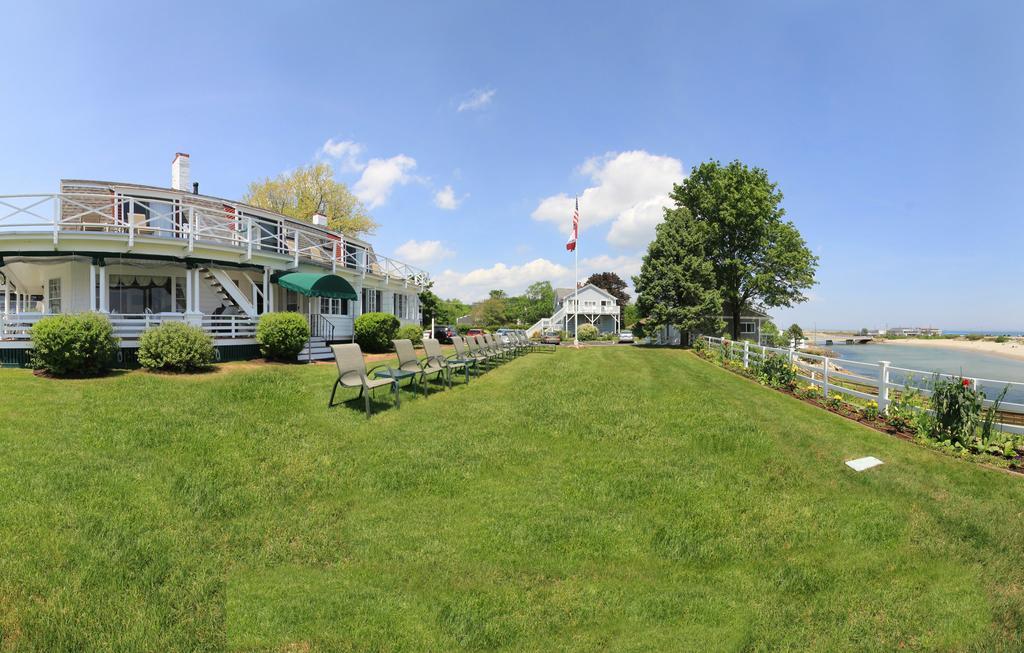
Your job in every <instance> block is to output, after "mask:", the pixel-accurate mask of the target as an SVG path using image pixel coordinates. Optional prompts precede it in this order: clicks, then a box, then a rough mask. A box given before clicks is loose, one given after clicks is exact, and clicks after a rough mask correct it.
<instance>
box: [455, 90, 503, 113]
mask: <svg viewBox="0 0 1024 653" xmlns="http://www.w3.org/2000/svg"><path fill="white" fill-rule="evenodd" d="M495 93H497V91H496V90H494V89H493V88H490V89H485V90H482V91H473V92H472V93H470V94H469V97H467V98H466V99H465V100H463V101H462V102H460V103H459V108H458V111H459V113H462V112H463V111H479V110H480V109H483V108H484V107H486V106H487V105H488V104H490V103H491V100H493V99H494V94H495Z"/></svg>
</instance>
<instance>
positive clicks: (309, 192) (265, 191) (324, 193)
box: [242, 163, 377, 236]
mask: <svg viewBox="0 0 1024 653" xmlns="http://www.w3.org/2000/svg"><path fill="white" fill-rule="evenodd" d="M242 201H244V202H246V203H247V204H251V205H253V206H258V207H260V208H263V209H268V210H270V211H276V212H277V213H281V214H283V215H287V216H288V217H290V218H295V219H296V220H304V221H306V222H311V221H312V219H313V216H314V215H315V214H317V213H319V214H321V215H325V216H327V226H328V227H330V228H331V229H334V230H335V231H340V232H342V233H344V234H347V235H349V236H360V235H363V234H368V233H373V230H374V229H376V228H377V223H376V222H374V221H373V218H371V217H370V216H369V214H368V213H367V212H366V207H364V206H363V203H362V202H360V201H359V199H358V198H357V197H356V196H355V195H353V194H352V193H351V192H349V190H348V187H347V186H345V184H343V183H341V182H340V181H335V179H334V171H333V170H332V169H331V166H330V165H328V164H327V163H317V164H315V165H310V166H300V167H299V168H296V169H295V170H293V171H291V172H287V173H284V174H281V175H278V176H277V177H275V178H273V179H270V178H266V179H262V180H260V181H254V182H252V183H251V184H249V190H248V191H246V193H245V195H244V196H243V197H242Z"/></svg>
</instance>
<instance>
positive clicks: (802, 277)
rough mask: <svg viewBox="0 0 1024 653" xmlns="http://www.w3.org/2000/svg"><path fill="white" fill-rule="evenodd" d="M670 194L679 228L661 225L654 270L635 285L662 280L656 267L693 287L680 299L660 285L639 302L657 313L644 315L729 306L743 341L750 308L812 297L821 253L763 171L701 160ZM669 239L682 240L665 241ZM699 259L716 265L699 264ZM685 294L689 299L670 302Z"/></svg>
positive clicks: (651, 262)
mask: <svg viewBox="0 0 1024 653" xmlns="http://www.w3.org/2000/svg"><path fill="white" fill-rule="evenodd" d="M671 197H672V199H673V200H674V201H675V207H674V208H672V209H667V210H666V222H668V221H669V219H670V218H672V219H673V226H671V227H669V228H668V229H665V230H659V232H658V237H657V238H656V239H655V241H654V242H653V243H651V247H650V248H649V249H648V254H647V256H646V257H645V258H644V262H645V266H647V267H648V268H649V270H648V274H646V275H645V274H644V271H641V275H640V277H637V278H638V279H643V281H644V286H643V288H642V287H641V285H640V284H639V283H637V284H636V288H637V292H638V293H640V294H641V300H643V297H642V295H643V293H644V292H645V289H654V288H658V287H660V286H661V285H663V282H661V281H658V280H656V279H654V278H653V276H652V274H653V272H654V270H658V271H659V272H661V273H663V274H666V275H669V276H674V277H676V278H677V280H678V281H680V282H685V283H687V284H689V285H688V287H687V289H685V290H681V291H680V293H679V295H680V296H678V297H675V298H672V297H671V296H670V294H671V293H668V292H667V291H661V296H660V297H655V298H652V299H649V300H647V301H641V300H638V305H639V306H640V307H641V313H644V311H645V310H647V311H654V314H651V313H646V314H651V316H652V318H654V315H655V314H656V315H658V316H660V317H658V318H655V319H657V320H660V319H665V318H668V317H671V316H673V315H674V316H675V317H676V318H679V317H680V316H682V315H684V314H685V315H691V314H692V312H693V311H695V310H704V309H709V308H711V307H713V306H714V305H716V304H717V305H718V306H719V307H722V306H724V307H727V309H728V310H729V312H730V315H729V316H728V317H730V318H732V335H733V338H735V339H737V340H738V339H739V337H740V333H739V328H740V315H741V313H742V312H743V310H744V309H747V308H751V307H752V306H754V305H760V306H763V307H765V308H774V307H778V306H792V305H793V304H796V303H800V302H803V301H806V299H807V297H806V296H805V295H804V294H803V291H804V290H806V289H808V288H810V287H811V286H813V285H814V273H815V270H816V269H817V266H818V257H816V256H814V255H813V254H812V253H811V251H810V249H809V248H808V247H807V244H806V243H805V242H804V239H803V237H802V236H801V235H800V232H799V231H797V229H796V227H795V226H794V225H793V223H792V222H789V221H786V220H784V219H783V218H784V216H785V211H784V210H783V208H782V206H781V204H782V192H781V191H780V190H779V189H778V187H777V185H776V184H775V183H774V182H772V181H770V180H769V179H768V174H767V173H766V172H765V171H764V170H762V169H761V168H751V167H748V166H746V165H744V164H743V163H741V162H739V161H733V162H732V163H730V164H728V165H724V166H723V165H722V164H721V163H719V162H717V161H709V162H706V163H702V164H701V165H699V166H696V167H694V168H693V170H692V171H691V173H690V176H689V177H687V179H686V180H685V181H684V182H683V183H682V184H677V185H675V186H674V188H673V190H672V195H671ZM683 210H685V211H686V213H685V215H684V214H683V213H681V211H683ZM663 231H664V233H663ZM666 238H674V239H675V240H676V242H675V243H674V244H667V243H666V242H665V239H666ZM659 241H661V242H659ZM695 257H699V258H701V259H702V260H703V261H705V262H706V263H707V264H708V265H709V266H710V269H708V268H706V267H705V266H703V265H698V264H697V262H696V261H694V260H693V259H694V258H695ZM662 258H664V259H665V260H664V261H660V262H659V259H662ZM708 275H709V276H708ZM695 284H706V285H705V286H704V288H705V290H706V292H705V293H697V292H696V291H695V289H694V288H693V287H692V286H693V285H695ZM713 295H717V301H716V300H715V299H714V298H713ZM683 299H686V300H687V301H689V302H691V303H689V304H686V305H682V304H672V303H671V301H682V300H683ZM644 307H646V309H645V308H644ZM683 309H685V310H683ZM719 310H720V308H719ZM646 314H645V315H646ZM719 314H720V312H719V313H716V314H715V317H717V316H718V315H719ZM708 317H709V318H710V316H708ZM658 323H661V324H666V323H674V322H658ZM711 332H717V330H715V331H711Z"/></svg>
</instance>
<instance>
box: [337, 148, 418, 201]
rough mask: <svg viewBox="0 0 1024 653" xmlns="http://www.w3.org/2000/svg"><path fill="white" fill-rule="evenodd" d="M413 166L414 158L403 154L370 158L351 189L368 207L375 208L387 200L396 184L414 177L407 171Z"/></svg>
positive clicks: (406, 182) (401, 183)
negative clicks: (387, 157) (385, 157)
mask: <svg viewBox="0 0 1024 653" xmlns="http://www.w3.org/2000/svg"><path fill="white" fill-rule="evenodd" d="M415 168H416V159H414V158H412V157H410V156H406V155H404V154H399V155H397V156H393V157H391V158H390V159H370V161H369V163H367V164H366V167H365V169H364V170H363V175H362V176H361V177H360V178H359V181H357V182H356V183H355V185H354V186H353V187H352V190H353V192H354V193H355V195H356V197H358V198H359V199H360V200H362V201H363V202H364V203H365V204H366V206H367V207H368V208H371V209H372V208H376V207H378V206H380V205H381V204H384V203H385V202H387V200H388V197H390V195H391V190H392V189H393V188H394V187H395V185H396V184H399V185H405V184H408V183H409V182H410V181H412V180H413V179H414V177H413V176H412V175H410V174H409V173H410V172H411V171H412V170H413V169H415Z"/></svg>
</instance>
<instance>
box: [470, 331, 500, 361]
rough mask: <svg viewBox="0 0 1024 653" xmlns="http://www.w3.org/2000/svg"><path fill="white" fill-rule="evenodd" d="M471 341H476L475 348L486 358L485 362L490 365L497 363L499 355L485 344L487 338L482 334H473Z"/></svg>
mask: <svg viewBox="0 0 1024 653" xmlns="http://www.w3.org/2000/svg"><path fill="white" fill-rule="evenodd" d="M471 341H472V342H474V343H476V346H477V349H478V350H479V351H480V353H481V354H482V355H483V356H484V357H485V358H486V359H487V362H489V363H491V365H492V366H493V365H497V364H498V363H499V362H501V361H500V360H499V356H498V354H497V352H495V351H494V350H493V349H492V348H491V346H490V345H488V344H487V340H485V339H484V337H483V335H479V336H473V338H472V339H471Z"/></svg>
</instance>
